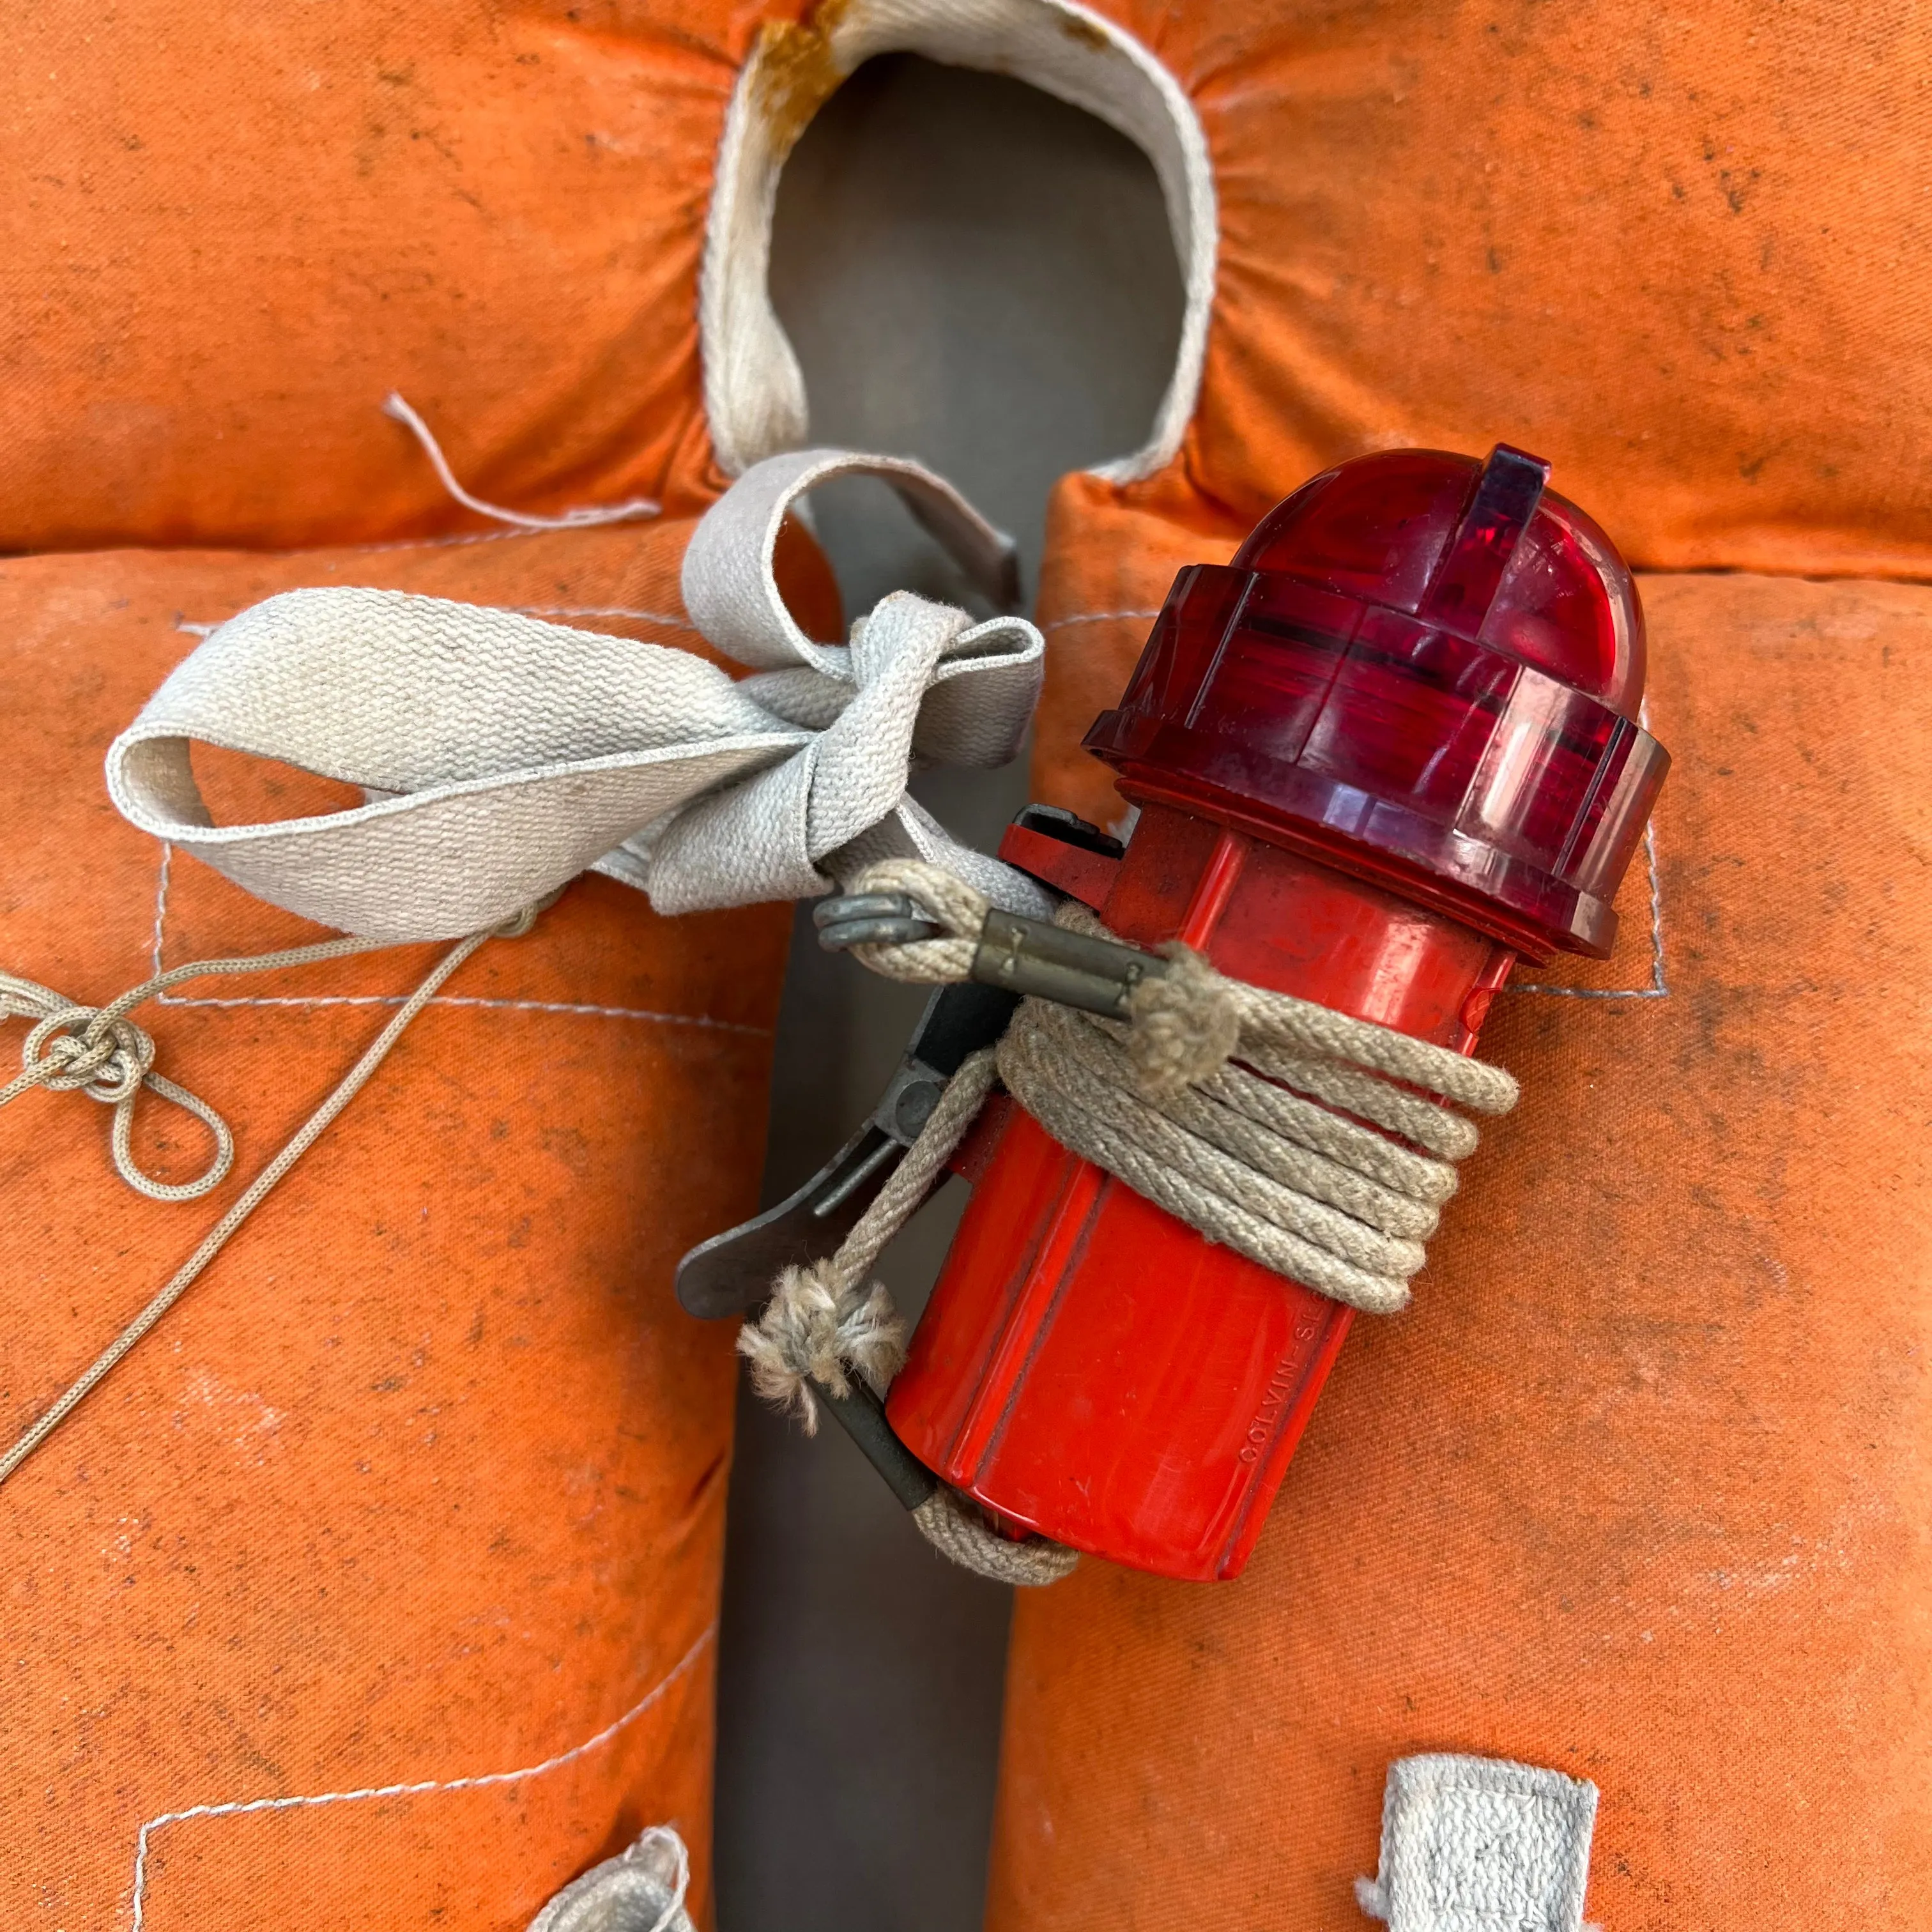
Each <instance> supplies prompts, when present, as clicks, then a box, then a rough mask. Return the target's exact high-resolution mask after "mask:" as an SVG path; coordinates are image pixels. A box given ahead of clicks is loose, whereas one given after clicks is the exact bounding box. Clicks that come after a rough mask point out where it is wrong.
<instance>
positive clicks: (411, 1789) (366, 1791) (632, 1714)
mask: <svg viewBox="0 0 1932 1932" xmlns="http://www.w3.org/2000/svg"><path fill="white" fill-rule="evenodd" d="M717 1634H718V1624H717V1620H716V1619H715V1618H714V1619H712V1622H710V1623H709V1625H707V1626H706V1628H705V1629H704V1630H703V1631H702V1632H701V1633H700V1635H699V1637H698V1639H697V1642H696V1643H694V1644H693V1645H692V1646H691V1648H690V1649H688V1650H687V1651H686V1652H685V1654H684V1655H683V1656H682V1657H681V1658H679V1659H678V1661H677V1662H676V1664H673V1665H672V1666H671V1667H670V1670H667V1671H666V1672H665V1673H664V1676H662V1677H661V1678H659V1679H658V1681H657V1682H656V1683H655V1684H654V1685H652V1687H651V1688H650V1689H649V1690H648V1691H646V1692H645V1693H644V1694H643V1697H640V1698H639V1699H638V1700H637V1703H634V1704H633V1705H632V1706H631V1708H630V1709H628V1711H626V1712H625V1713H624V1714H623V1715H622V1717H619V1718H614V1719H613V1721H611V1722H610V1723H609V1724H606V1725H605V1726H604V1728H603V1729H602V1730H601V1731H599V1732H598V1733H596V1734H595V1736H592V1737H588V1738H586V1739H584V1740H583V1742H582V1743H581V1744H578V1745H571V1748H569V1749H568V1751H559V1752H557V1753H556V1755H555V1756H553V1757H547V1758H544V1760H542V1761H541V1763H536V1764H532V1765H526V1766H523V1769H520V1770H518V1771H489V1772H479V1773H475V1774H473V1775H470V1776H469V1777H466V1778H424V1779H422V1780H419V1781H416V1782H415V1783H412V1784H372V1785H365V1786H364V1787H362V1789H360V1790H355V1791H323V1792H317V1793H312V1794H304V1795H302V1796H297V1797H291V1798H245V1799H233V1800H231V1801H229V1802H228V1803H226V1804H223V1805H189V1806H187V1808H186V1809H184V1810H183V1811H163V1812H162V1813H161V1814H160V1815H159V1816H158V1817H153V1818H150V1819H149V1820H148V1821H147V1823H145V1825H143V1826H142V1827H141V1829H140V1831H139V1833H138V1834H137V1835H136V1838H135V1841H134V1888H133V1907H132V1918H131V1926H132V1932H141V1924H142V1913H143V1912H145V1909H146V1904H147V1885H148V1846H149V1845H150V1843H151V1842H152V1840H153V1838H154V1833H155V1832H158V1831H159V1830H160V1829H161V1827H162V1826H164V1825H178V1824H180V1823H182V1822H183V1821H184V1820H187V1819H190V1818H233V1817H239V1816H241V1815H242V1814H245V1813H247V1812H251V1811H298V1810H302V1809H305V1808H313V1807H315V1806H319V1805H350V1804H354V1803H356V1802H358V1801H359V1800H361V1799H371V1798H414V1797H419V1796H423V1795H425V1794H426V1793H430V1792H434V1791H475V1790H482V1789H484V1787H488V1786H490V1785H496V1784H520V1783H521V1782H522V1781H523V1780H524V1779H525V1778H541V1777H542V1776H543V1775H544V1774H545V1773H546V1772H553V1771H557V1770H560V1769H562V1767H563V1766H565V1765H567V1764H568V1763H571V1762H572V1760H574V1759H577V1758H580V1757H583V1756H584V1755H585V1754H586V1753H588V1752H590V1751H595V1750H596V1749H598V1747H599V1746H600V1745H606V1744H608V1743H609V1742H610V1740H611V1739H613V1738H614V1737H615V1736H616V1735H617V1733H619V1731H621V1730H623V1729H624V1728H625V1727H626V1726H627V1725H628V1724H633V1723H634V1722H635V1721H636V1720H637V1719H638V1718H640V1717H642V1716H643V1714H644V1713H645V1712H646V1711H647V1710H649V1709H650V1707H651V1706H652V1705H653V1704H655V1703H656V1702H657V1701H658V1699H659V1698H660V1697H662V1696H663V1695H664V1693H665V1692H666V1691H668V1690H669V1689H670V1687H671V1686H672V1685H673V1684H674V1683H676V1682H677V1680H678V1679H679V1678H680V1677H681V1676H683V1675H684V1673H685V1671H687V1670H688V1669H689V1668H690V1667H691V1665H692V1664H694V1663H695V1662H696V1661H697V1658H698V1655H699V1654H700V1652H702V1651H703V1649H704V1647H705V1646H706V1645H707V1644H708V1643H710V1642H711V1640H712V1638H713V1637H715V1636H716V1635H717Z"/></svg>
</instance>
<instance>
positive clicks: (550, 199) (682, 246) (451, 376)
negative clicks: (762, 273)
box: [0, 0, 757, 550]
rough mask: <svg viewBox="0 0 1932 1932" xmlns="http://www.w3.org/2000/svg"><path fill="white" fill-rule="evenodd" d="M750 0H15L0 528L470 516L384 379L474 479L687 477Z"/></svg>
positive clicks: (124, 529)
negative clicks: (258, 2)
mask: <svg viewBox="0 0 1932 1932" xmlns="http://www.w3.org/2000/svg"><path fill="white" fill-rule="evenodd" d="M756 11H757V10H756V8H755V7H748V6H742V5H739V6H733V5H728V4H718V0H710V4H706V0H649V4H643V3H642V0H568V4H565V0H514V4H505V5H499V4H494V3H493V0H492V3H491V4H481V0H478V4H469V5H458V6H454V7H394V6H389V5H368V4H356V5H346V6H327V7H295V8H287V7H274V8H267V9H248V8H234V7H210V6H207V5H202V4H200V0H129V4H127V5H124V6H118V7H115V8H113V9H112V10H109V11H107V12H105V13H101V12H98V11H97V12H95V13H92V14H90V15H89V16H86V17H82V16H81V15H79V14H77V13H74V12H73V11H72V10H71V9H69V8H67V7H62V6H60V5H58V4H55V0H47V3H46V4H41V0H23V4H22V5H18V6H15V7H10V8H8V9H7V17H6V20H5V23H4V24H0V47H4V49H5V55H6V65H7V70H8V71H9V72H10V73H12V74H14V75H15V76H16V77H17V80H18V81H19V85H18V86H16V87H15V88H14V89H12V90H11V92H10V100H9V104H8V107H7V113H6V114H5V117H4V118H0V172H4V174H5V177H6V178H7V180H8V181H9V182H10V183H11V184H13V185H12V187H11V188H10V192H9V193H8V194H7V196H6V197H5V205H4V211H0V308H4V309H5V313H6V314H7V317H8V324H7V334H6V336H5V347H4V350H0V355H4V358H5V367H6V369H7V396H8V403H9V409H10V431H9V434H8V436H7V439H6V442H5V448H4V449H0V548H5V549H9V550H13V549H21V550H31V549H43V548H49V547H56V546H66V547H75V546H86V545H93V544H110V543H118V542H145V543H195V542H203V543H205V542H209V541H217V542H233V543H245V544H308V543H316V542H322V541H351V540H354V539H356V538H364V537H381V536H394V535H410V534H413V533H416V532H419V531H423V530H428V529H452V528H459V527H460V528H467V527H472V526H473V520H472V519H470V518H469V517H466V514H465V513H463V511H459V510H458V509H457V508H456V507H455V505H454V504H452V502H450V501H449V499H448V497H447V496H446V495H445V494H444V493H443V490H442V488H441V487H440V484H438V483H437V481H436V479H435V478H434V475H432V474H431V472H430V471H429V469H428V466H427V464H425V463H423V462H422V460H421V459H420V458H418V457H416V455H415V453H414V449H413V445H412V444H411V443H410V440H409V438H408V436H407V432H405V431H404V430H403V429H402V428H401V427H400V426H399V425H397V424H395V423H394V422H389V420H387V419H386V418H385V417H384V416H383V415H382V414H381V413H380V405H381V404H382V401H383V398H384V396H385V395H386V394H387V393H388V392H389V391H390V390H391V389H399V390H401V392H403V393H404V395H406V396H407V398H409V400H410V401H411V402H412V403H413V404H415V405H416V407H418V408H419V409H420V410H422V412H423V413H424V414H425V416H426V417H427V418H428V419H429V420H430V422H431V423H432V424H433V425H435V427H436V428H437V430H438V431H439V432H440V434H441V436H442V437H443V440H444V443H445V445H446V448H447V449H448V450H449V455H450V458H451V460H452V463H454V464H455V467H456V469H457V471H458V474H459V475H461V476H462V477H463V480H464V481H465V482H466V483H467V484H469V487H471V488H472V489H473V490H475V491H476V492H477V493H478V494H480V495H481V496H484V497H486V498H490V499H493V500H495V501H497V502H508V503H510V504H512V505H514V506H515V507H517V508H520V509H524V510H535V511H546V510H554V509H556V508H561V507H562V506H565V505H570V504H575V503H581V502H612V501H615V500H617V499H621V498H624V497H628V496H637V495H646V496H649V495H663V494H665V493H667V492H668V493H669V495H670V499H671V502H670V506H671V507H672V508H673V509H676V508H688V507H689V505H690V490H689V489H688V487H686V486H685V485H684V484H681V483H680V482H679V474H681V473H682V472H678V473H674V472H676V471H677V465H676V458H677V456H678V454H679V451H680V450H681V449H682V450H685V452H686V456H687V461H686V463H685V469H686V470H688V471H690V472H694V473H696V472H701V471H702V469H703V466H704V463H705V460H706V446H705V443H704V437H703V422H702V408H701V404H700V397H699V373H698V361H697V266H698V257H699V253H700V248H701V246H702V240H703V222H704V215H705V211H706V205H707V199H708V187H709V179H710V172H711V163H712V155H713V154H714V152H715V149H716V147H717V145H718V136H719V133H720V130H721V127H722V126H723V122H724V110H725V105H726V103H727V100H728V98H729V96H730V90H731V86H732V83H733V80H734V79H735V68H736V60H737V58H738V57H739V52H740V51H741V50H742V44H743V43H744V41H745V38H746V37H747V35H748V32H749V31H750V24H749V23H750V21H751V19H752V18H753V17H754V16H755V13H756ZM691 446H694V447H691Z"/></svg>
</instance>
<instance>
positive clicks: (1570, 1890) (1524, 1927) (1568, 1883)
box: [1355, 1754, 1597, 1932]
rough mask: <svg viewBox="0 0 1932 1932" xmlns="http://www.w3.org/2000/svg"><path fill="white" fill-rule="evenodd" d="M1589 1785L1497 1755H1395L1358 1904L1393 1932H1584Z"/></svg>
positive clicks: (1593, 1817)
mask: <svg viewBox="0 0 1932 1932" xmlns="http://www.w3.org/2000/svg"><path fill="white" fill-rule="evenodd" d="M1596 1821H1597V1787H1595V1785H1594V1784H1589V1783H1588V1782H1587V1781H1585V1780H1583V1779H1582V1778H1566V1777H1565V1776H1564V1775H1563V1774H1562V1772H1556V1771H1545V1770H1542V1769H1539V1768H1538V1767H1537V1766H1534V1765H1527V1764H1511V1763H1508V1762H1507V1761H1506V1760H1503V1759H1501V1758H1486V1757H1457V1756H1453V1755H1449V1754H1437V1755H1432V1756H1430V1757H1405V1758H1398V1759H1397V1760H1396V1761H1395V1762H1394V1763H1393V1764H1391V1766H1389V1773H1388V1787H1387V1788H1386V1790H1385V1792H1384V1793H1383V1797H1382V1863H1381V1867H1380V1869H1379V1870H1378V1871H1377V1873H1376V1876H1375V1877H1374V1878H1373V1879H1357V1880H1356V1881H1355V1896H1356V1898H1357V1900H1358V1902H1359V1903H1360V1904H1361V1908H1362V1909H1363V1910H1364V1912H1367V1914H1368V1915H1369V1916H1370V1918H1380V1919H1383V1920H1385V1921H1387V1923H1388V1927H1389V1932H1582V1928H1583V1889H1584V1886H1585V1885H1586V1882H1587V1881H1588V1879H1589V1870H1590V1837H1591V1833H1592V1831H1593V1830H1594V1829H1595V1825H1596Z"/></svg>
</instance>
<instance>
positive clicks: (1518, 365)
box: [1104, 0, 1932, 576]
mask: <svg viewBox="0 0 1932 1932" xmlns="http://www.w3.org/2000/svg"><path fill="white" fill-rule="evenodd" d="M1104 10H1105V11H1106V13H1108V14H1109V16H1110V17H1112V18H1114V19H1115V20H1118V21H1119V22H1120V23H1121V25H1122V26H1124V27H1126V28H1128V29H1129V30H1130V31H1132V32H1133V33H1135V34H1138V35H1139V37H1141V38H1142V40H1144V41H1145V43H1147V44H1148V46H1151V48H1152V49H1153V50H1154V52H1155V53H1156V54H1157V55H1159V57H1160V58H1161V60H1162V61H1163V62H1165V63H1166V65H1167V66H1168V67H1169V68H1170V69H1171V71H1172V72H1173V73H1174V74H1175V77H1177V79H1178V80H1179V81H1180V82H1181V85H1182V86H1183V87H1184V89H1186V91H1187V95H1188V96H1189V98H1190V101H1192V102H1193V106H1194V107H1195V110H1196V112H1197V113H1199V115H1200V117H1201V120H1202V126H1203V128H1204V130H1205V133H1206V136H1207V139H1208V147H1209V149H1210V151H1211V154H1212V157H1213V161H1214V174H1215V185H1216V191H1217V196H1218V198H1219V202H1220V228H1221V239H1220V266H1219V272H1218V277H1217V287H1216V292H1215V308H1214V323H1213V326H1212V328H1211V331H1210V334H1209V338H1208V358H1207V365H1206V373H1205V382H1204V384H1203V387H1202V398H1201V404H1200V407H1199V411H1198V413H1197V414H1196V419H1195V421H1194V423H1193V427H1192V428H1191V430H1190V434H1189V435H1188V437H1187V443H1186V445H1185V446H1184V449H1183V451H1182V453H1181V458H1180V460H1179V461H1178V463H1176V464H1175V465H1174V466H1172V467H1171V468H1170V469H1169V471H1168V472H1166V473H1164V474H1163V475H1162V476H1160V477H1159V478H1155V479H1153V480H1151V481H1150V482H1149V483H1148V484H1145V485H1144V486H1142V488H1141V490H1139V492H1138V497H1139V500H1142V501H1143V502H1145V503H1146V504H1147V505H1148V506H1149V507H1152V508H1169V510H1170V511H1172V512H1173V513H1175V514H1179V515H1181V516H1182V517H1187V516H1190V515H1191V514H1193V505H1194V503H1195V502H1196V499H1199V498H1202V497H1205V498H1207V499H1210V500H1212V501H1214V502H1219V503H1221V504H1223V505H1228V506H1229V507H1230V508H1232V511H1234V512H1235V514H1236V515H1237V516H1238V517H1239V518H1240V519H1241V520H1243V521H1244V522H1252V521H1253V520H1254V519H1255V517H1257V516H1258V515H1259V514H1260V512H1261V511H1262V510H1263V509H1265V508H1266V507H1267V506H1268V505H1269V504H1270V503H1271V502H1273V501H1274V499H1276V498H1277V496H1280V494H1281V493H1283V490H1285V489H1286V488H1287V487H1289V486H1290V485H1291V484H1293V483H1295V482H1297V481H1300V480H1301V478H1303V477H1304V476H1308V475H1313V473H1314V472H1316V471H1317V470H1319V469H1323V468H1325V466H1327V465H1328V464H1329V463H1333V462H1334V461H1337V460H1339V459H1340V458H1345V457H1349V456H1354V455H1360V454H1361V453H1362V452H1364V451H1366V450H1370V449H1382V448H1387V447H1392V446H1404V445H1408V446H1420V447H1424V448H1434V449H1457V450H1473V451H1475V452H1476V453H1478V454H1481V452H1482V451H1484V450H1486V449H1487V448H1488V447H1489V446H1490V443H1492V442H1493V441H1496V440H1498V439H1501V440H1504V441H1505V442H1511V443H1517V444H1520V445H1521V446H1523V447H1525V448H1527V449H1533V450H1535V452H1537V453H1538V455H1543V456H1547V457H1548V458H1551V459H1552V460H1553V461H1554V462H1555V463H1556V466H1557V470H1558V473H1559V476H1560V477H1561V478H1562V479H1563V480H1562V484H1561V486H1560V487H1562V488H1564V489H1565V490H1567V491H1568V492H1569V493H1571V494H1572V495H1573V496H1574V497H1575V498H1576V499H1577V501H1578V502H1582V503H1583V504H1584V505H1586V506H1587V507H1588V508H1589V511H1590V512H1591V514H1592V515H1594V516H1595V517H1598V519H1599V520H1601V522H1602V523H1603V524H1604V526H1605V527H1606V528H1607V529H1610V530H1611V531H1613V532H1615V533H1616V536H1617V538H1618V540H1619V543H1620V544H1622V546H1623V547H1625V550H1627V552H1628V554H1629V555H1630V556H1631V558H1632V559H1633V560H1634V562H1637V563H1638V564H1640V565H1645V566H1647V567H1649V568H1665V569H1703V568H1725V569H1749V570H1769V571H1806V572H1812V573H1821V572H1830V573H1832V574H1858V575H1867V576H1889V575H1894V574H1896V575H1903V576H1913V575H1919V574H1925V573H1926V572H1927V570H1928V568H1932V535H1928V532H1932V464H1928V463H1927V460H1926V456H1925V449H1924V435H1923V432H1922V428H1921V425H1923V424H1924V422H1925V421H1926V419H1927V415H1928V404H1932V388H1928V386H1932V360H1928V359H1927V357H1926V356H1924V353H1922V351H1921V341H1922V338H1923V335H1924V329H1925V326H1926V319H1927V316H1928V314H1932V273H1928V270H1927V266H1926V264H1927V262H1928V261H1932V248H1928V247H1927V242H1928V240H1932V233H1928V228H1929V227H1932V200H1928V198H1927V196H1926V194H1925V193H1924V185H1925V178H1924V165H1923V157H1924V153H1925V151H1926V149H1927V145H1928V142H1932V100H1928V98H1927V90H1926V89H1924V86H1922V85H1921V82H1922V80H1923V78H1924V74H1925V73H1926V71H1927V66H1928V63H1932V22H1928V20H1927V17H1926V15H1925V13H1924V10H1922V9H1918V8H1914V7H1909V6H1905V5H1897V4H1892V5H1882V6H1878V7H1867V6H1860V5H1855V4H1854V0H1802V4H1799V5H1790V6H1777V7H1772V6H1767V5H1764V4H1763V0H1713V4H1710V5H1700V6H1697V7H1679V8H1675V9H1673V8H1669V7H1659V6H1658V5H1655V4H1652V0H1592V4H1585V5H1575V6H1569V7H1555V8H1553V7H1545V6H1541V5H1505V6H1502V7H1496V6H1489V5H1472V4H1469V0H1423V4H1419V5H1408V6H1403V7H1382V6H1375V5H1334V4H1328V0H1322V3H1321V4H1314V3H1313V0H1221V4H1218V5H1214V6H1212V7H1172V6H1169V5H1162V4H1158V0H1104Z"/></svg>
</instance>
